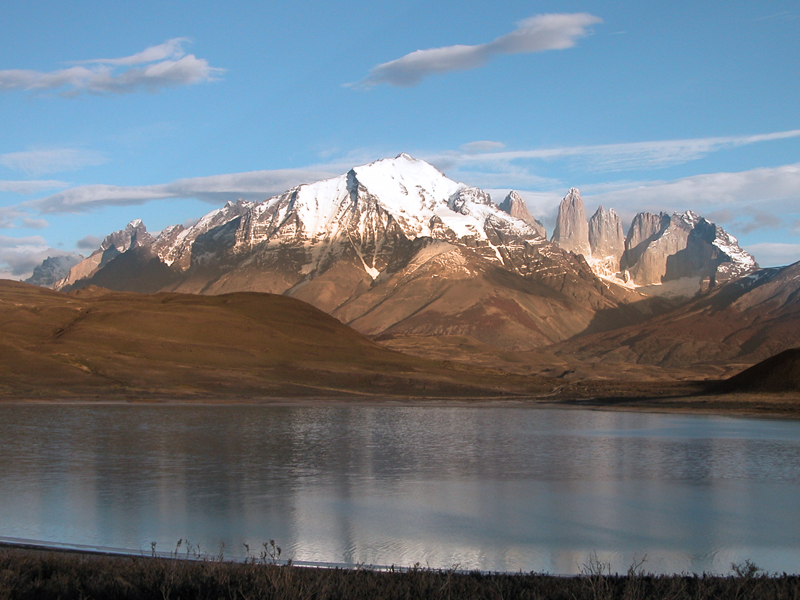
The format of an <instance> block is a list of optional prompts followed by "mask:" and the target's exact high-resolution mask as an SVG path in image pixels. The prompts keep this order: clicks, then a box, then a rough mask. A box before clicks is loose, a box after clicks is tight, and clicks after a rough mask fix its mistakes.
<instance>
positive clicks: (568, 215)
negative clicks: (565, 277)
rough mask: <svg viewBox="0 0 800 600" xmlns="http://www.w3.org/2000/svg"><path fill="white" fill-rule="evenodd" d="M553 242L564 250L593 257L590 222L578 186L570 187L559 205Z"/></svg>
mask: <svg viewBox="0 0 800 600" xmlns="http://www.w3.org/2000/svg"><path fill="white" fill-rule="evenodd" d="M551 241H552V242H554V243H555V244H558V246H559V247H561V248H563V249H564V250H569V251H570V252H574V253H575V254H583V255H584V256H585V257H586V258H589V257H591V255H592V248H591V246H590V244H589V223H588V222H587V221H586V211H585V210H584V208H583V200H582V199H581V193H580V190H578V188H570V190H569V192H568V193H567V195H566V196H564V199H563V200H561V204H559V206H558V218H557V219H556V228H555V230H554V231H553V237H552V239H551Z"/></svg>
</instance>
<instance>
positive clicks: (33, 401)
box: [0, 394, 800, 420]
mask: <svg viewBox="0 0 800 600" xmlns="http://www.w3.org/2000/svg"><path fill="white" fill-rule="evenodd" d="M4 405H7V406H11V405H16V406H19V405H57V406H231V407H233V406H264V407H287V408H288V407H302V408H323V407H341V406H352V407H398V408H403V407H431V408H450V407H461V408H526V409H558V410H597V411H609V412H646V413H656V414H686V415H704V416H728V417H741V418H768V419H789V420H795V419H800V396H799V395H796V394H724V395H722V394H716V395H713V394H705V395H675V396H647V397H636V396H632V397H619V396H617V397H602V396H595V397H581V398H576V397H562V398H558V397H553V396H552V395H547V396H533V395H532V396H516V397H514V396H511V397H510V396H508V395H497V396H484V397H467V398H464V397H461V398H458V397H456V398H447V397H441V396H390V395H366V394H359V395H353V396H344V395H337V396H294V397H292V396H264V397H257V396H246V397H245V396H238V397H237V396H235V395H234V396H232V397H228V398H223V397H217V396H207V397H198V396H192V397H179V396H166V395H165V396H151V397H119V396H117V397H113V396H111V395H102V396H96V397H92V398H88V397H66V398H57V397H51V398H42V397H11V398H8V397H7V398H1V397H0V406H4Z"/></svg>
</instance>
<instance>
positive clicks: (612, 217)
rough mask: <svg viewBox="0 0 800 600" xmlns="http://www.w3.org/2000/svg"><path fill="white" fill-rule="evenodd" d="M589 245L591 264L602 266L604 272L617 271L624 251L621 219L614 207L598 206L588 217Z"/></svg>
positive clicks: (597, 266)
mask: <svg viewBox="0 0 800 600" xmlns="http://www.w3.org/2000/svg"><path fill="white" fill-rule="evenodd" d="M589 246H590V247H591V251H592V261H591V262H592V265H593V267H594V266H595V265H596V267H595V268H596V269H597V268H602V269H603V270H604V271H605V272H606V273H612V274H613V273H617V272H618V271H619V263H620V259H621V258H622V254H623V252H625V235H624V234H623V232H622V221H621V220H620V218H619V216H618V215H617V213H616V212H615V211H614V209H613V208H612V209H609V210H606V209H604V208H603V207H602V206H600V207H598V208H597V210H596V211H595V213H594V214H593V215H592V217H591V218H590V219H589Z"/></svg>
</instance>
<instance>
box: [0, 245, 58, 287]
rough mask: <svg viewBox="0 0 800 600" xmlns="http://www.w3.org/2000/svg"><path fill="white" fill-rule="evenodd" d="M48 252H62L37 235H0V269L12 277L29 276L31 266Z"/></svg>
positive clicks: (36, 263) (45, 256)
mask: <svg viewBox="0 0 800 600" xmlns="http://www.w3.org/2000/svg"><path fill="white" fill-rule="evenodd" d="M48 253H50V255H51V256H53V255H55V254H56V253H57V254H64V253H63V252H59V251H57V250H54V249H53V248H50V247H49V246H48V245H47V241H45V239H44V238H43V237H41V236H38V235H35V236H30V237H23V238H15V237H8V236H5V235H0V270H3V271H6V272H7V273H9V274H10V275H12V276H14V277H20V276H22V277H23V278H24V277H27V276H29V275H30V274H31V272H33V268H34V267H36V266H37V265H39V264H40V263H41V262H42V261H43V260H44V259H45V258H47V256H48ZM3 266H5V269H3Z"/></svg>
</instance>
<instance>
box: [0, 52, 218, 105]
mask: <svg viewBox="0 0 800 600" xmlns="http://www.w3.org/2000/svg"><path fill="white" fill-rule="evenodd" d="M186 42H187V40H186V39H185V38H174V39H172V40H168V41H166V42H164V43H163V44H159V45H158V46H151V47H149V48H147V49H145V50H143V51H142V52H139V53H137V54H133V55H131V56H126V57H122V58H98V59H91V60H85V61H80V62H79V63H75V65H74V66H71V67H68V68H66V69H59V70H56V71H49V72H42V71H29V70H20V69H11V70H5V71H0V91H11V90H28V91H52V90H62V92H61V93H62V95H65V96H76V95H79V94H81V93H84V92H85V93H94V94H126V93H131V92H137V91H140V90H146V91H150V92H156V91H158V90H161V89H163V88H166V87H174V86H179V85H191V84H195V83H202V82H205V81H213V80H214V79H215V78H216V77H217V76H218V75H220V74H222V73H223V72H224V69H219V68H216V67H212V66H210V65H209V64H208V61H206V60H205V59H202V58H197V57H196V56H195V55H193V54H186V52H185V51H184V49H183V44H185V43H186ZM148 63H149V64H148ZM83 65H88V66H83ZM134 65H146V66H142V67H138V66H134Z"/></svg>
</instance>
